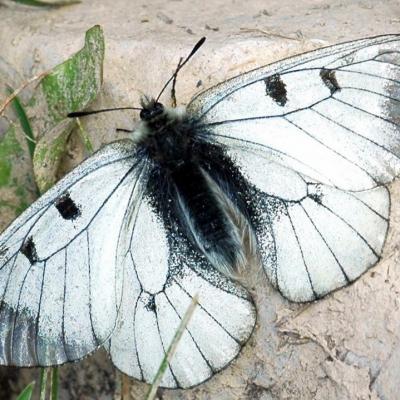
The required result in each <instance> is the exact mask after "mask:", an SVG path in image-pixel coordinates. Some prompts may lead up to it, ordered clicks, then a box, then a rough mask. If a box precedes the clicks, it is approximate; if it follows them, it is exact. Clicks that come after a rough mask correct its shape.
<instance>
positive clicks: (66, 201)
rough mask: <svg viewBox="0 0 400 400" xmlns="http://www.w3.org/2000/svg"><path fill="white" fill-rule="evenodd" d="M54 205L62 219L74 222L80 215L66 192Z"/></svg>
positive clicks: (79, 211)
mask: <svg viewBox="0 0 400 400" xmlns="http://www.w3.org/2000/svg"><path fill="white" fill-rule="evenodd" d="M54 205H55V206H56V208H57V210H58V212H59V213H60V215H61V216H62V217H63V218H64V219H67V220H74V219H76V218H78V217H79V216H80V215H81V210H80V209H79V207H78V206H77V205H76V204H75V202H74V201H73V200H72V199H71V196H70V195H69V193H68V192H67V193H65V194H63V195H62V196H61V197H60V198H59V199H57V200H56V202H55V204H54Z"/></svg>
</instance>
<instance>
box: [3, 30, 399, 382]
mask: <svg viewBox="0 0 400 400" xmlns="http://www.w3.org/2000/svg"><path fill="white" fill-rule="evenodd" d="M399 157H400V35H388V36H380V37H376V38H372V39H364V40H357V41H353V42H349V43H345V44H341V45H336V46H332V47H328V48H325V49H321V50H317V51H313V52H310V53H307V54H303V55H300V56H296V57H292V58H289V59H286V60H283V61H280V62H278V63H275V64H271V65H268V66H266V67H262V68H259V69H256V70H254V71H250V72H248V73H245V74H242V75H240V76H238V77H236V78H233V79H231V80H228V81H226V82H223V83H221V84H220V85H218V86H216V87H214V88H211V89H209V90H207V91H205V92H203V93H202V94H200V95H199V96H197V97H195V98H194V99H193V100H192V101H191V102H190V104H189V105H188V107H187V109H186V111H184V112H179V111H178V109H172V108H167V107H164V106H162V105H161V104H160V103H158V101H155V100H145V101H144V103H143V108H142V111H141V124H140V127H139V128H138V129H137V130H136V131H135V132H134V134H133V139H127V140H123V141H119V142H116V143H113V144H110V145H108V146H105V147H104V148H103V149H101V150H100V151H98V152H97V153H96V154H94V155H93V156H92V157H90V158H89V159H88V160H86V161H85V162H83V163H82V164H81V165H80V166H79V167H78V168H76V169H75V170H73V171H72V172H71V173H70V174H68V175H67V176H66V177H65V178H64V179H62V180H61V181H60V182H59V183H58V184H57V185H56V186H54V187H53V188H52V189H51V190H49V191H48V192H47V193H46V194H44V195H43V196H42V197H41V198H40V199H39V200H38V201H36V202H35V203H34V204H33V205H32V206H31V207H30V208H28V209H27V210H26V211H25V212H24V213H23V214H22V215H21V216H20V217H19V218H17V219H16V220H15V221H14V222H13V223H12V224H11V225H10V226H9V227H8V228H7V229H6V231H5V232H4V233H3V234H2V235H1V236H0V249H1V250H0V296H1V300H2V301H1V305H0V363H1V364H4V365H16V366H37V365H41V366H49V365H56V364H62V363H64V362H67V361H73V360H78V359H80V358H82V357H84V356H85V355H87V354H88V353H90V352H92V351H94V350H95V349H97V348H98V347H99V346H105V347H106V349H107V350H108V352H109V353H110V355H111V358H112V361H113V363H114V364H115V366H116V367H117V368H119V369H120V370H121V371H123V372H125V373H126V374H128V375H130V376H132V377H135V378H137V379H140V380H143V381H146V382H151V381H152V380H153V378H154V376H155V374H156V371H157V369H158V367H159V365H160V362H161V360H162V358H163V356H164V354H165V351H166V348H167V347H168V345H169V343H170V342H171V340H172V337H173V335H174V333H175V331H176V329H177V327H178V325H179V322H180V320H181V318H182V316H183V314H184V312H185V310H186V308H187V306H188V305H189V303H190V301H191V298H192V297H193V296H194V295H195V294H198V295H199V304H200V306H199V307H198V309H197V310H196V312H195V314H194V316H193V319H192V320H191V322H190V324H189V325H188V327H187V329H186V331H185V333H184V335H183V338H182V341H181V342H180V344H179V347H178V350H177V353H176V355H175V356H174V358H173V360H172V361H171V363H170V365H169V368H168V369H167V372H166V374H165V376H164V378H163V381H162V386H164V387H170V388H186V387H190V386H193V385H197V384H199V383H200V382H203V381H205V380H206V379H208V378H210V377H211V376H212V375H213V374H214V373H216V372H217V371H219V370H221V369H222V368H223V367H225V366H226V365H227V364H229V362H230V361H231V360H232V359H233V358H234V357H235V356H236V355H237V354H238V353H239V351H240V349H241V347H242V346H243V344H244V343H245V342H246V341H247V339H248V338H249V336H250V335H251V333H252V330H253V327H254V324H255V320H256V311H255V308H254V305H253V302H252V300H251V297H250V295H249V294H248V292H247V291H246V290H245V289H244V288H243V287H242V286H241V285H239V284H238V283H237V281H234V280H232V279H230V278H231V277H235V276H237V274H238V273H239V272H240V271H241V270H243V269H246V260H247V258H246V257H247V255H246V253H245V250H244V245H243V240H244V238H243V236H244V234H243V232H244V231H247V239H248V240H249V241H250V242H252V243H254V244H255V245H256V247H257V249H258V250H257V251H258V254H259V256H260V257H261V260H262V264H263V267H264V269H265V272H266V273H267V275H268V277H269V279H270V281H271V282H272V284H273V285H274V286H275V287H276V288H277V290H279V291H280V292H281V293H282V295H283V296H285V297H286V298H287V299H289V300H292V301H298V302H301V301H311V300H314V299H318V298H320V297H322V296H324V295H326V294H327V293H329V292H331V291H333V290H335V289H337V288H340V287H342V286H345V285H347V284H349V283H350V282H352V281H354V280H355V279H356V278H357V277H359V276H360V275H361V274H362V273H363V272H365V271H366V270H367V269H368V268H370V267H372V266H373V265H375V264H376V263H377V262H378V260H379V258H380V255H381V253H382V248H383V245H384V242H385V238H386V233H387V229H388V222H389V211H390V195H389V191H388V189H387V187H386V185H387V184H389V183H390V182H391V181H392V180H393V178H394V177H395V176H397V175H398V174H399V172H400V158H399Z"/></svg>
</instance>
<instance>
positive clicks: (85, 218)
mask: <svg viewBox="0 0 400 400" xmlns="http://www.w3.org/2000/svg"><path fill="white" fill-rule="evenodd" d="M134 155H135V153H134V147H133V146H132V144H131V142H130V141H127V142H118V143H115V144H113V145H110V146H107V147H105V148H104V149H102V150H101V151H99V152H98V153H96V154H95V155H94V156H92V157H91V158H90V159H88V160H87V161H85V162H84V163H83V164H81V165H80V166H79V167H78V168H77V169H75V170H74V171H73V172H72V173H71V174H69V175H67V176H66V177H65V178H64V179H63V180H61V181H60V182H59V183H58V184H57V185H56V186H55V187H54V188H52V189H51V190H49V191H48V192H47V193H46V194H44V195H43V196H42V197H41V198H40V199H39V200H38V201H37V202H35V203H34V204H33V205H32V206H31V207H30V208H28V209H27V210H26V211H25V212H24V213H23V214H22V215H21V216H20V217H19V218H18V219H17V220H16V221H15V222H14V223H13V224H12V225H11V226H10V227H9V228H8V229H6V231H5V232H4V233H3V234H2V235H1V237H0V247H1V249H2V253H1V266H0V282H1V283H0V296H1V304H0V319H1V325H0V362H1V364H5V365H18V366H34V365H41V366H45V365H55V364H61V363H63V362H66V361H71V360H76V359H79V358H82V357H83V356H85V355H86V354H88V353H89V352H91V351H93V350H94V349H96V348H97V347H98V346H99V345H101V344H102V343H103V342H104V341H105V340H107V338H108V337H109V336H110V334H111V332H112V331H113V329H114V326H115V321H116V317H117V309H118V307H119V303H120V298H121V287H122V269H121V267H120V264H119V263H118V262H117V256H118V253H117V244H118V239H119V236H120V230H121V227H122V221H123V218H124V217H125V214H126V208H127V205H128V201H129V199H130V196H131V192H132V187H134V184H135V182H136V180H137V179H138V170H137V168H136V159H135V156H134Z"/></svg>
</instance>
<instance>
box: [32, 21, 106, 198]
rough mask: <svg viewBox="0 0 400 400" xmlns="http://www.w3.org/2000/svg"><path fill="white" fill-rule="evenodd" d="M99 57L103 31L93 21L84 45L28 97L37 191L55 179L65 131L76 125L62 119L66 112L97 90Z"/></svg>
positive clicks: (100, 73) (79, 106)
mask: <svg viewBox="0 0 400 400" xmlns="http://www.w3.org/2000/svg"><path fill="white" fill-rule="evenodd" d="M103 60H104V37H103V31H102V29H101V28H100V26H98V25H96V26H94V27H93V28H91V29H89V30H88V31H87V32H86V36H85V45H84V47H83V48H82V49H81V50H80V51H79V52H78V53H76V54H75V55H74V56H72V57H71V58H69V59H68V60H67V61H65V62H63V63H62V64H60V65H58V66H56V67H55V68H54V69H53V70H52V71H51V72H50V73H49V74H48V75H46V76H45V77H44V78H43V79H42V80H41V82H40V84H39V86H38V88H37V91H36V92H35V94H34V96H33V97H32V99H31V101H30V104H31V105H32V107H31V111H30V114H32V115H36V118H35V120H34V122H33V125H34V131H35V132H37V133H36V135H35V137H36V138H38V141H37V145H36V149H35V152H34V157H33V168H34V173H35V178H36V182H37V184H38V187H39V190H40V191H41V192H44V191H46V190H47V189H48V188H49V187H51V186H52V185H53V184H54V183H55V182H56V173H57V170H58V167H59V163H60V160H61V159H62V158H63V156H64V154H65V151H66V144H67V141H68V138H69V135H70V133H71V131H72V130H73V128H74V127H76V121H75V120H73V119H68V123H65V120H66V116H67V114H68V113H70V112H73V111H78V110H83V109H84V108H86V107H87V105H88V104H89V103H90V102H92V101H93V100H94V99H95V97H96V96H97V94H98V93H99V91H100V88H101V85H102V82H103ZM32 109H33V110H35V109H39V110H40V112H39V113H35V112H34V111H33V112H32ZM43 111H44V112H43ZM38 132H40V133H41V135H39V134H38Z"/></svg>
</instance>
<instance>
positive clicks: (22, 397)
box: [17, 382, 35, 400]
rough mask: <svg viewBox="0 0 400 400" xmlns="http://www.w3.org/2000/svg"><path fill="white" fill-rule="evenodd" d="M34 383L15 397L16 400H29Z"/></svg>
mask: <svg viewBox="0 0 400 400" xmlns="http://www.w3.org/2000/svg"><path fill="white" fill-rule="evenodd" d="M34 386H35V382H31V383H30V384H29V385H28V386H27V387H26V388H25V389H24V390H23V391H22V392H21V393H20V394H19V396H18V397H17V400H30V399H31V397H32V392H33V388H34Z"/></svg>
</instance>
